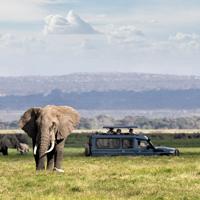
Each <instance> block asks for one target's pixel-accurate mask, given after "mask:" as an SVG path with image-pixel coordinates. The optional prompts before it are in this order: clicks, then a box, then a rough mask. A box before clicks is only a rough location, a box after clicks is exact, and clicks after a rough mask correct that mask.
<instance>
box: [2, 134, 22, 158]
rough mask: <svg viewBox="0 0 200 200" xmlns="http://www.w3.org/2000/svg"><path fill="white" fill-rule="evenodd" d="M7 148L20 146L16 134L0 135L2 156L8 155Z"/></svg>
mask: <svg viewBox="0 0 200 200" xmlns="http://www.w3.org/2000/svg"><path fill="white" fill-rule="evenodd" d="M8 148H16V149H18V148H20V142H19V140H18V138H17V137H16V135H9V134H8V135H1V137H0V152H2V154H3V155H4V156H6V155H8Z"/></svg>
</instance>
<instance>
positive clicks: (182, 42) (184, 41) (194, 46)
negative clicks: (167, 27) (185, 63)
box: [169, 32, 200, 50]
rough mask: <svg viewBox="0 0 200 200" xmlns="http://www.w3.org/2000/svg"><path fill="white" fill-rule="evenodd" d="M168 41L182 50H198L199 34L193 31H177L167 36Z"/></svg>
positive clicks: (199, 43) (199, 47) (199, 44)
mask: <svg viewBox="0 0 200 200" xmlns="http://www.w3.org/2000/svg"><path fill="white" fill-rule="evenodd" d="M169 42H171V43H172V44H173V45H175V46H176V47H178V48H180V49H182V50H200V35H198V34H195V33H193V34H188V33H181V32H178V33H176V35H174V36H170V37H169Z"/></svg>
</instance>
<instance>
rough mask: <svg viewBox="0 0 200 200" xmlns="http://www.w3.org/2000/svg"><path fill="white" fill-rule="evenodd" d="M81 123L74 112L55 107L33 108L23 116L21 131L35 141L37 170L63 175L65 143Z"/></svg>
mask: <svg viewBox="0 0 200 200" xmlns="http://www.w3.org/2000/svg"><path fill="white" fill-rule="evenodd" d="M79 120H80V116H79V113H78V112H77V111H76V110H75V109H74V108H72V107H69V106H55V105H47V106H45V107H33V108H30V109H28V110H27V111H26V112H25V113H24V114H23V115H22V116H21V118H20V120H19V127H20V128H21V129H22V130H24V131H25V132H26V133H27V134H28V136H29V137H31V138H32V144H33V154H34V158H35V165H36V170H45V169H47V170H55V171H58V172H64V170H63V169H62V168H61V163H62V160H63V152H64V144H65V140H66V138H67V137H68V135H69V134H70V133H71V132H72V131H73V130H74V128H75V127H76V126H77V125H78V123H79ZM46 158H47V164H46V165H45V159H46Z"/></svg>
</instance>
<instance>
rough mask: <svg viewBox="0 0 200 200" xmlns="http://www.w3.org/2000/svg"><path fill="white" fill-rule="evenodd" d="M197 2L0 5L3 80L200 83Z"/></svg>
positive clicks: (89, 0) (8, 1) (27, 0)
mask: <svg viewBox="0 0 200 200" xmlns="http://www.w3.org/2000/svg"><path fill="white" fill-rule="evenodd" d="M199 55H200V1H197V0H190V1H188V0H115V1H113V0H101V1H98V0H96V1H94V0H1V1H0V76H16V75H17V76H19V75H63V74H68V73H74V72H115V71H118V72H143V73H161V74H179V75H200V56H199Z"/></svg>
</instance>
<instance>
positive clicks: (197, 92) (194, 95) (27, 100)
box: [0, 89, 200, 110]
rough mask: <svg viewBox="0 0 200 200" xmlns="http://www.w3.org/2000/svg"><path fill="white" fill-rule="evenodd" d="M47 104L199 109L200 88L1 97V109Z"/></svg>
mask: <svg viewBox="0 0 200 200" xmlns="http://www.w3.org/2000/svg"><path fill="white" fill-rule="evenodd" d="M47 104H56V105H71V106H74V107H76V108H77V109H86V110H106V109H108V110H109V109H112V110H121V109H123V110H126V109H127V110H128V109H130V110H131V109H145V110H148V109H179V110H183V109H197V108H200V89H188V90H149V91H139V92H136V91H104V92H101V91H91V92H82V93H77V92H70V93H65V92H62V91H60V90H57V89H56V90H53V91H52V92H51V93H49V94H47V95H44V94H33V95H26V96H14V95H11V96H5V97H0V109H2V110H4V109H14V110H21V109H26V108H28V107H32V106H44V105H47Z"/></svg>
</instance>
